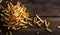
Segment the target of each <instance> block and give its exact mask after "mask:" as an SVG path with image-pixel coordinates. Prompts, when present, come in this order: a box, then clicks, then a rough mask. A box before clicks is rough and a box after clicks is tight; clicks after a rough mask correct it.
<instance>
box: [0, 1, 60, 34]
mask: <svg viewBox="0 0 60 35" xmlns="http://www.w3.org/2000/svg"><path fill="white" fill-rule="evenodd" d="M6 1H10V0H3V1H2V3H0V5H3V6H4V7H6V6H7V3H5V2H6ZM17 1H18V0H13V1H10V2H12V3H13V4H16V2H17ZM19 1H21V2H22V3H23V4H25V5H26V7H27V11H28V12H29V13H30V15H31V17H34V16H35V15H36V14H37V15H38V16H40V17H41V18H42V19H46V20H47V21H49V22H50V23H51V24H50V26H49V28H50V29H52V30H53V32H52V33H50V32H48V31H46V30H45V28H44V27H43V26H42V27H41V28H39V27H37V26H35V25H34V27H31V28H28V29H22V30H19V31H15V32H12V33H13V35H37V31H39V34H38V35H60V29H57V26H58V25H60V0H19ZM8 3H9V2H8ZM0 12H1V11H0ZM0 35H5V31H2V32H1V33H0Z"/></svg>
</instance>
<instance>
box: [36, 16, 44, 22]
mask: <svg viewBox="0 0 60 35" xmlns="http://www.w3.org/2000/svg"><path fill="white" fill-rule="evenodd" d="M36 17H37V18H38V19H39V20H40V21H41V22H42V23H44V21H43V20H42V19H41V18H40V17H39V16H38V15H36Z"/></svg>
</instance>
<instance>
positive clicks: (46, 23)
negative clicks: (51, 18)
mask: <svg viewBox="0 0 60 35" xmlns="http://www.w3.org/2000/svg"><path fill="white" fill-rule="evenodd" d="M49 25H50V23H49V22H47V21H46V20H45V27H46V28H48V27H49Z"/></svg>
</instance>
